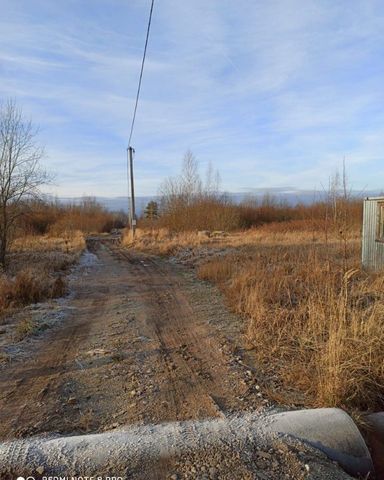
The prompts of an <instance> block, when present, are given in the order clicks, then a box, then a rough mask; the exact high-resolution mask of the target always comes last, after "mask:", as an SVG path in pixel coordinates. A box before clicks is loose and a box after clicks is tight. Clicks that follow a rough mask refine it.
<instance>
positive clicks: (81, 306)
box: [0, 238, 262, 439]
mask: <svg viewBox="0 0 384 480" xmlns="http://www.w3.org/2000/svg"><path fill="white" fill-rule="evenodd" d="M88 248H89V249H90V250H91V251H93V252H94V253H96V254H97V256H98V258H99V264H98V265H97V266H96V267H94V268H93V269H91V270H90V271H89V272H88V273H86V274H84V275H80V276H79V277H78V278H77V279H75V280H74V281H73V285H72V288H73V290H74V299H73V300H71V301H70V303H71V307H72V308H73V309H74V310H73V313H72V314H71V315H69V318H67V319H66V320H65V321H64V322H63V323H62V324H60V325H59V326H57V327H55V328H54V329H52V330H51V331H46V332H44V333H43V334H42V335H41V337H40V338H39V339H38V341H37V343H35V347H34V348H32V349H31V351H30V352H29V353H30V359H29V361H28V362H25V361H23V362H15V363H11V364H9V365H8V366H7V367H6V368H5V369H3V370H2V371H0V384H1V386H2V392H3V395H2V397H1V398H0V425H1V427H0V438H3V439H4V438H12V437H25V436H29V435H33V434H46V433H51V432H58V433H84V432H98V431H104V430H108V429H113V428H116V427H118V426H122V425H127V424H132V423H159V422H163V421H169V420H187V419H201V418H207V417H218V416H223V415H225V414H226V412H227V411H234V410H242V409H249V408H257V407H259V406H260V405H261V404H262V400H261V399H260V398H259V396H260V394H259V393H258V392H257V391H254V390H252V385H253V383H252V384H251V383H249V381H248V380H249V379H248V378H247V377H246V375H245V372H244V371H243V370H242V369H241V368H240V367H239V365H238V364H236V362H234V359H233V355H232V354H231V352H230V351H229V350H228V349H226V348H223V344H224V340H223V338H222V337H221V336H220V334H219V332H218V331H217V329H215V327H214V326H213V325H212V324H211V322H210V321H211V320H212V311H210V312H209V311H208V309H206V308H205V306H204V304H203V305H199V306H198V305H196V300H195V299H193V298H192V297H191V289H192V290H193V289H195V288H196V289H197V290H196V292H197V296H198V297H199V298H200V293H199V292H200V291H202V290H201V289H204V290H206V289H207V287H206V286H202V285H201V284H200V283H199V282H196V281H191V280H190V279H188V278H186V277H185V276H183V273H182V272H181V271H179V269H178V268H177V267H175V266H173V265H171V264H170V263H168V262H166V261H164V260H160V259H157V258H154V257H149V256H147V255H142V254H138V253H136V252H133V251H128V250H126V249H124V248H122V247H121V246H120V245H118V244H117V243H116V242H114V241H112V240H110V239H106V238H104V239H98V238H94V239H90V240H89V242H88ZM199 289H200V290H199ZM209 300H210V299H208V300H205V301H208V302H209ZM197 307H199V308H197ZM210 307H211V306H210ZM224 311H225V307H223V306H222V305H221V306H220V305H219V304H218V309H217V312H216V309H215V315H217V316H218V317H220V316H222V315H224V313H223V312H224ZM36 345H37V346H36ZM247 382H248V383H247ZM245 397H246V398H247V402H245V403H244V402H243V400H244V398H245Z"/></svg>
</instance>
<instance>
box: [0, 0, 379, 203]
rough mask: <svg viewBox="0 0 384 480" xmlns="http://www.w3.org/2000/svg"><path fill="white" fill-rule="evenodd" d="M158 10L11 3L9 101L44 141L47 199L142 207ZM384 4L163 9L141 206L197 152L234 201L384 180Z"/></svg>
mask: <svg viewBox="0 0 384 480" xmlns="http://www.w3.org/2000/svg"><path fill="white" fill-rule="evenodd" d="M149 8H150V0H55V1H52V0H0V11H1V16H0V31H1V35H0V100H3V101H4V100H6V99H7V98H13V99H15V100H16V101H17V103H18V104H19V106H21V107H22V109H23V112H24V115H25V116H26V118H31V119H32V121H33V123H34V124H36V125H38V126H39V141H40V142H41V143H42V144H43V145H44V146H45V151H46V156H45V158H44V159H43V162H42V163H43V165H44V167H45V168H46V169H47V170H49V171H50V172H52V173H54V174H55V183H54V184H53V185H50V186H49V187H46V191H47V192H49V193H52V194H54V195H59V196H81V195H96V196H110V197H114V196H122V195H126V193H127V171H126V147H127V142H128V136H129V130H130V123H131V120H132V113H133V107H134V101H135V95H136V89H137V82H138V77H139V73H140V64H141V59H142V53H143V47H144V41H145V33H146V27H147V21H148V15H149ZM383 105H384V2H383V1H382V0H377V1H376V0H345V1H337V0H315V1H312V0H279V1H277V0H155V5H154V11H153V18H152V27H151V33H150V39H149V45H148V51H147V60H146V65H145V70H144V78H143V83H142V90H141V97H140V102H139V106H138V112H137V119H136V124H135V130H134V134H133V139H132V146H133V147H134V148H135V150H136V155H135V178H136V193H137V194H138V195H154V194H156V193H157V192H158V188H159V185H160V183H161V181H162V180H163V179H164V178H165V177H168V176H173V175H176V174H177V173H178V171H179V170H180V165H181V161H182V158H183V155H184V154H185V152H186V151H187V150H188V149H190V150H191V151H192V152H193V153H194V155H195V156H196V158H197V160H198V161H199V164H200V166H201V170H202V172H204V171H205V170H206V168H207V166H208V164H209V163H212V165H213V166H214V168H216V169H218V170H219V172H220V175H221V179H222V189H223V190H225V191H228V192H245V191H252V190H253V189H275V190H276V189H277V190H288V191H289V190H292V191H295V190H301V189H306V190H311V189H313V190H321V189H322V188H324V186H325V185H327V184H328V180H329V177H330V176H331V175H333V174H334V172H335V170H336V169H338V168H341V166H342V162H343V158H345V163H346V170H347V175H348V180H349V185H350V188H352V189H354V190H360V191H364V190H374V189H377V190H382V189H383V183H384V182H383V180H384V161H383V160H384V108H383Z"/></svg>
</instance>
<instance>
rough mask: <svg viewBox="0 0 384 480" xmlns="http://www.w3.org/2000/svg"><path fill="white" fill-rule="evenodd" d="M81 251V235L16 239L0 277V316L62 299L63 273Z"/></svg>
mask: <svg viewBox="0 0 384 480" xmlns="http://www.w3.org/2000/svg"><path fill="white" fill-rule="evenodd" d="M84 248H85V239H84V235H83V234H82V233H81V232H74V233H73V234H71V235H68V236H66V237H50V236H47V235H43V236H42V235H40V236H37V235H33V236H26V237H20V238H18V239H16V240H15V242H14V244H13V246H12V251H11V252H10V255H9V256H10V266H9V269H8V271H7V272H6V273H3V275H1V276H0V313H4V312H6V311H7V310H9V309H14V308H19V307H23V306H25V305H29V304H31V303H37V302H41V301H43V300H46V299H48V298H56V297H60V296H63V295H64V294H65V293H66V292H67V283H66V280H65V271H66V270H67V269H68V268H69V267H70V266H71V265H73V264H74V263H76V262H77V261H78V259H79V257H80V255H81V253H82V251H83V250H84Z"/></svg>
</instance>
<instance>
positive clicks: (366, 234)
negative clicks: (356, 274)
mask: <svg viewBox="0 0 384 480" xmlns="http://www.w3.org/2000/svg"><path fill="white" fill-rule="evenodd" d="M380 201H381V202H383V201H384V197H383V198H382V199H370V198H367V199H366V200H364V208H363V241H362V263H363V267H364V268H367V269H369V270H380V269H382V268H384V243H382V242H377V241H376V234H377V222H378V213H379V212H378V203H379V202H380Z"/></svg>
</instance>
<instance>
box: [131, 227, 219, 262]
mask: <svg viewBox="0 0 384 480" xmlns="http://www.w3.org/2000/svg"><path fill="white" fill-rule="evenodd" d="M213 241H214V239H211V238H209V237H205V236H199V234H198V232H180V233H171V232H170V231H169V230H168V229H166V228H160V229H147V230H144V229H140V228H138V229H136V235H135V238H134V239H133V238H132V234H131V231H130V230H125V231H124V234H123V239H122V244H123V245H125V246H126V247H132V246H134V247H135V249H137V250H142V251H147V252H151V253H154V254H156V255H173V254H175V253H176V252H177V251H178V250H180V249H183V248H185V247H198V246H200V245H203V244H208V243H212V242H213Z"/></svg>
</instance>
